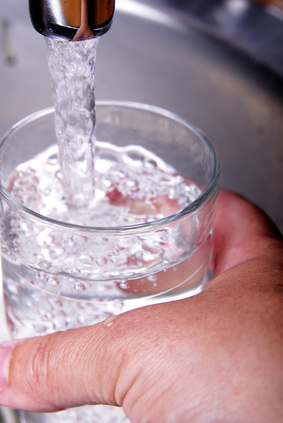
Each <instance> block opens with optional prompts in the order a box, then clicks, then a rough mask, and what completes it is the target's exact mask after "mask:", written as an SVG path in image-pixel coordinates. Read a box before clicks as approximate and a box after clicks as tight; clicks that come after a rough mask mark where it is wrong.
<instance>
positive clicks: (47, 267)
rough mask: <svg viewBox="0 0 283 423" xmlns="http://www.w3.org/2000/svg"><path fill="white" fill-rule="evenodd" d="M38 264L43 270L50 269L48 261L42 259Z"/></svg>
mask: <svg viewBox="0 0 283 423" xmlns="http://www.w3.org/2000/svg"><path fill="white" fill-rule="evenodd" d="M39 266H40V267H41V268H42V269H44V270H48V269H50V267H51V264H50V263H49V261H46V260H44V261H41V262H40V263H39Z"/></svg>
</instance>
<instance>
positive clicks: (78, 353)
mask: <svg viewBox="0 0 283 423" xmlns="http://www.w3.org/2000/svg"><path fill="white" fill-rule="evenodd" d="M110 332H111V327H107V326H106V325H103V324H100V325H97V326H94V327H89V328H82V329H79V330H75V331H74V330H70V331H66V332H59V333H54V334H52V335H48V336H45V337H36V338H31V339H27V340H24V341H11V342H8V343H4V344H2V345H1V346H0V364H1V365H2V372H1V371H0V375H1V374H2V377H1V378H0V380H1V383H0V388H2V389H0V391H2V392H1V393H0V403H1V404H2V405H6V406H8V407H12V408H18V409H23V410H25V409H26V410H31V411H58V410H60V409H64V408H69V407H75V406H78V405H84V404H95V403H108V404H113V405H116V400H115V386H116V382H117V377H118V371H119V366H118V365H117V366H116V365H115V364H116V359H117V361H118V362H119V359H118V357H119V340H118V341H117V343H116V351H111V346H110V343H109V340H110ZM108 346H109V348H108ZM102 351H103V356H102ZM108 355H109V356H108ZM110 355H111V356H110ZM115 367H116V368H115ZM105 381H107V383H106V384H104V382H105Z"/></svg>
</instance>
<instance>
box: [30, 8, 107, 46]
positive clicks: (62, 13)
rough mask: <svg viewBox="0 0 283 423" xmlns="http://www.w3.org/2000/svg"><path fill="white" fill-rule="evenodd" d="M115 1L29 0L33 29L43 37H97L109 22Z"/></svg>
mask: <svg viewBox="0 0 283 423" xmlns="http://www.w3.org/2000/svg"><path fill="white" fill-rule="evenodd" d="M114 8H115V0H29V12H30V18H31V22H32V24H33V26H34V28H35V29H36V30H37V31H38V32H39V33H40V34H42V35H44V36H46V37H54V38H55V37H56V38H63V39H65V40H74V41H76V40H83V39H88V38H95V37H99V36H100V35H102V34H104V33H105V32H107V31H108V29H109V28H110V26H111V24H112V20H113V15H114Z"/></svg>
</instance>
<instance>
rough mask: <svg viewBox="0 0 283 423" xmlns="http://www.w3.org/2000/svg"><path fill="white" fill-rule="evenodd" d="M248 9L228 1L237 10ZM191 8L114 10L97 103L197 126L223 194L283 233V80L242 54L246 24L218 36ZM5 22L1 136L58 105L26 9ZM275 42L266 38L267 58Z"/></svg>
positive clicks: (8, 10) (162, 4)
mask: <svg viewBox="0 0 283 423" xmlns="http://www.w3.org/2000/svg"><path fill="white" fill-rule="evenodd" d="M241 1H242V0H230V5H231V4H232V3H231V2H234V6H235V5H236V3H237V2H238V6H239V4H240V3H239V2H241ZM247 1H249V0H245V2H247ZM204 3H205V2H204V1H201V2H199V3H198V4H199V5H202V6H203V7H204V6H205V4H204ZM212 3H213V4H214V6H215V4H216V3H217V2H215V1H214V2H210V3H209V2H207V4H210V6H209V8H210V10H211V8H212ZM218 3H219V4H222V6H223V4H224V3H228V2H227V1H226V2H225V1H221V2H220V1H218ZM194 5H196V2H195V1H190V0H187V1H184V0H176V1H174V2H173V0H163V1H162V0H156V1H155V2H152V1H149V0H144V1H142V0H135V1H134V0H117V3H116V6H117V10H116V16H115V19H114V24H113V27H112V28H111V30H110V32H109V33H107V34H106V35H105V36H103V37H102V38H101V40H100V46H99V52H98V57H97V73H96V94H97V98H100V99H109V98H112V99H127V100H134V101H141V102H146V103H150V104H155V105H158V106H161V107H165V108H167V109H169V110H172V111H173V112H176V113H178V114H179V115H181V116H183V117H184V118H186V119H188V120H190V121H191V122H192V123H193V124H195V125H197V126H199V127H200V128H201V129H203V130H204V131H205V132H206V133H207V134H208V136H209V137H210V138H211V139H212V141H213V142H214V143H215V145H216V147H217V149H218V151H219V154H220V157H221V162H222V169H223V172H222V187H225V188H229V189H233V190H237V191H238V192H240V193H242V194H244V195H246V196H247V197H249V198H250V199H251V200H252V201H254V202H255V203H257V204H258V205H259V206H261V207H262V208H263V209H264V210H266V211H267V212H268V213H269V214H270V215H271V216H272V218H273V219H274V220H275V221H276V222H277V224H278V225H279V227H280V229H281V230H283V213H282V208H283V188H282V180H283V178H282V176H283V170H282V169H283V166H282V165H283V142H282V138H283V118H282V116H283V85H282V76H281V75H280V71H279V70H278V69H275V68H274V62H273V61H272V59H271V58H270V55H269V58H268V54H267V56H266V58H265V59H266V60H264V61H263V60H262V59H263V57H265V56H264V50H263V49H262V50H261V51H260V52H259V51H254V52H252V49H251V48H250V49H247V48H246V49H244V48H243V46H244V40H245V37H244V34H243V32H244V29H245V31H246V32H247V28H246V27H245V28H244V26H243V21H241V22H242V23H241V25H242V32H241V25H238V27H237V28H236V27H235V25H236V24H235V22H234V24H233V22H232V21H231V22H230V26H229V25H228V23H227V22H226V26H225V31H226V35H225V34H224V35H223V25H222V35H221V26H218V27H217V26H216V25H215V22H214V26H213V27H211V19H212V18H209V15H208V14H206V13H203V14H201V13H200V8H199V7H198V9H197V10H196V7H195V6H194ZM193 6H194V7H193ZM215 7H216V6H215ZM209 8H208V9H209ZM203 10H205V9H203ZM215 10H217V9H215V8H214V13H215ZM219 13H220V12H219ZM1 14H2V18H1V19H2V29H3V28H4V33H5V40H6V41H5V43H4V46H6V47H5V48H4V49H3V48H2V51H1V57H0V58H1V64H0V79H1V85H0V93H1V95H0V102H1V114H0V132H1V133H3V132H4V131H5V130H7V129H8V127H9V126H10V125H11V124H12V123H14V122H15V121H17V120H18V119H20V118H21V117H23V116H25V115H27V114H28V113H30V112H33V111H35V110H37V109H40V108H43V107H46V106H49V105H51V104H52V96H51V91H50V82H49V75H48V70H47V64H46V48H45V42H44V39H43V37H42V36H40V35H39V34H37V33H36V32H35V31H34V29H33V28H32V27H31V24H30V22H29V17H28V10H27V3H26V2H23V1H22V0H13V1H12V2H11V1H10V0H4V1H3V2H2V7H1ZM222 16H223V15H222ZM263 16H264V15H263ZM268 16H269V18H268V19H270V13H269V15H268ZM214 17H215V15H214ZM262 19H264V18H262ZM266 19H267V18H266ZM3 22H4V23H3ZM237 22H238V24H239V22H240V21H239V20H238V21H237ZM262 22H263V21H262ZM266 22H267V20H266ZM274 22H275V21H274ZM212 23H213V22H212ZM276 23H277V26H276V31H275V32H276V34H277V35H280V31H282V26H283V21H280V18H278V19H277V18H276ZM209 25H210V26H209ZM233 25H234V26H233ZM250 25H252V21H251V22H250ZM229 28H230V31H229ZM274 28H275V26H274ZM236 29H237V31H236ZM252 29H253V28H252V26H251V27H250V31H252ZM219 31H220V32H219ZM262 32H264V31H263V30H262ZM265 32H266V31H265ZM267 32H268V31H267ZM2 34H3V31H2ZM227 34H228V35H229V34H230V37H229V36H227ZM237 34H242V35H243V40H241V43H240V39H239V38H238V40H237V39H234V42H232V41H233V36H234V37H236V36H237ZM259 36H260V33H259ZM274 37H275V34H273V37H271V38H270V39H269V40H268V39H267V37H266V36H264V34H262V40H263V39H264V40H265V51H266V52H268V47H270V50H271V47H272V46H274V43H273V44H272V42H273V41H274V39H275V38H274ZM246 39H247V35H246ZM272 40H273V41H272ZM258 44H259V43H258ZM253 53H254V54H253ZM10 56H12V59H11V57H10ZM281 57H282V56H281ZM278 61H279V63H280V56H279V57H278ZM269 64H270V66H269Z"/></svg>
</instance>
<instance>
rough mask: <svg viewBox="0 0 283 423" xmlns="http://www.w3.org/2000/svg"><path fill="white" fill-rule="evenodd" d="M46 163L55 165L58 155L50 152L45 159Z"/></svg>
mask: <svg viewBox="0 0 283 423" xmlns="http://www.w3.org/2000/svg"><path fill="white" fill-rule="evenodd" d="M47 163H48V164H50V165H55V164H57V163H58V155H57V154H52V155H51V156H49V157H48V159H47Z"/></svg>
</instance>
